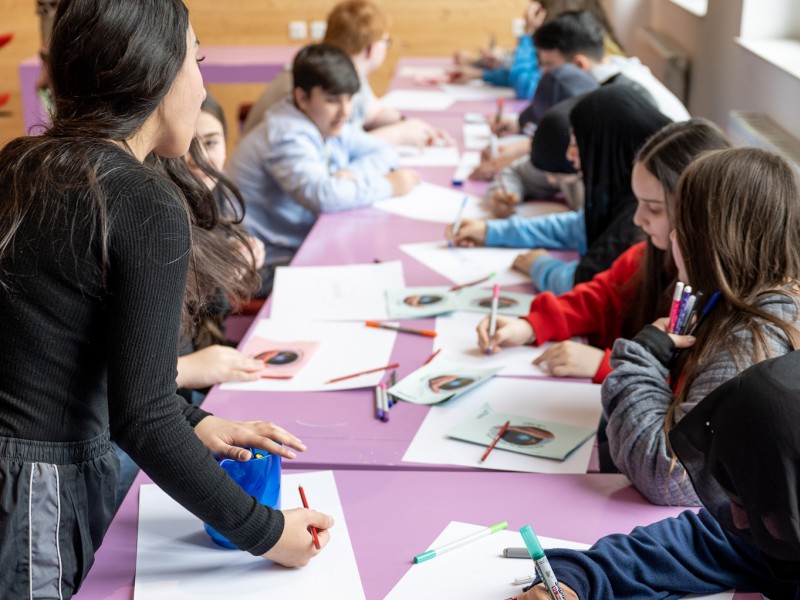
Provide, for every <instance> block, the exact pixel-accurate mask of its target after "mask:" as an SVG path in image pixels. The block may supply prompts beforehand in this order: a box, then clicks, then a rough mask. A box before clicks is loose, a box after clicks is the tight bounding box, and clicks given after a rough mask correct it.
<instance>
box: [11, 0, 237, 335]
mask: <svg viewBox="0 0 800 600" xmlns="http://www.w3.org/2000/svg"><path fill="white" fill-rule="evenodd" d="M188 29H189V13H188V11H187V9H186V7H185V6H184V4H183V2H181V0H136V1H126V2H98V1H97V0H61V3H60V4H59V7H58V11H57V13H56V18H55V26H54V28H53V34H52V38H51V46H50V61H49V62H48V64H47V68H48V69H49V71H50V75H51V81H52V85H53V94H54V101H55V111H54V113H53V117H52V124H51V126H50V127H49V128H48V129H47V130H46V131H45V132H44V133H43V134H42V135H41V136H38V137H23V138H18V139H16V140H13V141H12V142H10V143H9V144H7V145H6V146H5V148H3V149H2V150H0V182H2V190H3V201H2V202H0V285H3V286H4V287H7V286H8V281H7V279H6V275H7V273H6V271H5V264H4V263H6V260H5V259H6V258H7V257H8V255H9V254H10V253H11V252H12V249H13V247H14V245H15V242H17V240H16V237H17V232H18V231H19V229H20V227H21V225H22V224H23V223H24V222H26V221H31V220H35V221H36V222H37V226H38V230H39V231H41V232H42V235H43V236H44V235H47V232H48V231H49V230H52V229H53V228H55V227H62V228H63V227H67V228H68V229H69V230H71V231H77V230H78V229H87V228H88V229H89V236H90V244H89V246H88V247H97V248H99V252H100V261H99V264H98V269H99V270H100V280H101V281H102V282H103V283H104V282H105V281H106V278H107V276H108V273H107V271H108V268H109V248H108V234H109V218H108V206H107V199H106V197H105V194H104V192H103V189H102V182H103V179H104V178H105V176H106V175H107V174H108V171H107V168H106V164H107V163H108V161H109V159H111V158H113V157H116V156H118V154H119V148H118V146H117V144H114V143H113V142H118V143H119V144H121V145H122V146H124V147H126V148H127V143H126V140H128V139H129V138H131V137H132V136H134V135H135V134H136V133H137V131H138V130H139V129H140V128H141V127H142V126H143V125H144V124H145V122H146V121H147V120H148V118H149V117H150V116H151V115H152V114H153V113H154V112H155V111H156V110H157V109H158V107H159V106H160V104H161V102H162V101H163V100H164V98H165V97H166V96H167V94H168V92H169V90H170V89H171V87H172V85H173V83H174V81H175V79H176V77H177V76H178V74H179V72H180V70H181V68H182V67H183V63H184V61H185V59H186V47H187V37H186V36H187V31H188ZM128 150H129V151H130V148H128ZM180 160H181V163H182V162H183V160H182V159H180ZM150 162H151V164H152V163H153V162H157V161H155V159H153V160H151V161H150ZM203 162H206V161H203ZM141 168H142V169H145V170H148V171H149V172H150V176H152V177H153V178H154V179H155V180H156V181H160V182H161V183H162V184H163V188H164V189H165V190H166V192H167V193H168V194H170V195H172V196H173V197H174V198H175V199H176V201H177V202H179V203H180V205H182V206H183V207H184V208H185V210H186V218H187V220H191V222H192V225H193V231H194V233H195V236H193V239H192V249H191V253H192V256H191V261H190V275H189V277H190V281H192V278H194V279H195V280H196V281H198V282H206V281H208V280H209V279H210V278H211V277H214V276H216V275H217V274H218V272H219V270H218V269H215V268H210V267H208V266H207V265H209V264H210V263H209V261H208V260H207V259H206V258H205V255H206V254H208V253H209V252H214V253H216V252H217V250H215V249H212V250H211V251H209V250H208V248H207V247H206V246H205V245H204V242H203V241H202V240H199V239H195V238H196V237H198V234H197V232H198V231H199V230H206V231H209V230H211V229H213V228H215V227H217V226H218V224H219V216H218V211H217V208H216V203H215V202H214V200H213V198H212V197H211V195H210V194H208V193H207V190H206V192H204V193H202V194H199V193H198V194H195V192H193V191H191V186H188V187H187V186H185V185H183V183H182V180H181V176H180V175H177V176H175V175H174V173H179V172H180V171H182V169H185V168H186V167H185V165H183V166H180V165H176V166H175V167H174V169H172V170H173V171H174V173H170V170H169V169H162V168H161V167H160V166H159V167H158V168H153V167H152V166H147V165H144V166H142V167H141ZM164 173H167V175H168V177H164V175H163V174H164ZM173 184H177V185H173ZM182 192H183V193H182ZM184 194H186V195H184ZM71 197H80V198H81V199H85V202H82V204H81V206H84V207H86V208H85V210H83V211H82V212H81V211H75V210H73V209H72V208H71V207H72V206H73V205H72V203H71V202H69V201H68V199H69V198H71ZM32 199H33V200H32ZM200 237H202V235H200ZM69 250H71V251H72V253H73V255H74V258H75V260H76V261H79V260H81V261H82V260H85V257H80V256H77V255H76V254H77V252H78V249H77V248H71V249H68V251H69ZM239 254H240V253H239V252H238V249H237V250H236V252H232V251H231V250H230V249H228V250H227V252H226V253H219V254H217V256H216V259H217V260H218V261H219V262H227V263H228V264H229V265H230V264H231V263H232V264H233V265H238V262H237V257H238V256H239ZM240 276H241V273H240V272H237V271H236V268H234V269H231V268H230V266H229V267H228V274H227V276H226V278H224V279H222V282H221V283H222V287H226V286H227V284H229V283H230V284H231V285H232V286H233V287H236V285H237V284H236V283H235V281H234V279H236V280H238V279H239V277H240ZM218 283H219V282H218ZM200 287H205V283H198V284H197V285H193V286H187V297H186V302H185V308H186V309H187V310H186V311H185V312H184V316H185V317H188V315H189V311H188V308H189V306H190V305H192V306H194V307H195V311H197V310H199V308H198V307H199V306H200V305H202V302H203V298H202V297H199V296H202V294H195V293H194V292H196V291H197V290H198V289H199V288H200ZM187 324H188V322H187V321H185V326H186V325H187Z"/></svg>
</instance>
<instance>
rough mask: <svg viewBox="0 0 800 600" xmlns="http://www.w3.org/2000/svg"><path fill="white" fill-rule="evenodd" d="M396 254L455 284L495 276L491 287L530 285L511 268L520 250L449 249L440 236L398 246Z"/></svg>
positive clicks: (529, 282)
mask: <svg viewBox="0 0 800 600" xmlns="http://www.w3.org/2000/svg"><path fill="white" fill-rule="evenodd" d="M400 250H402V251H403V252H405V253H406V254H408V255H409V256H411V257H412V258H415V259H416V260H418V261H419V262H421V263H422V264H424V265H425V266H426V267H428V268H429V269H432V270H433V271H436V272H437V273H439V274H440V275H442V276H443V277H447V279H449V280H450V281H452V282H453V283H456V284H459V283H468V282H470V281H475V280H476V279H480V278H481V277H485V276H486V275H488V274H489V273H496V274H497V275H496V276H495V277H494V278H493V279H492V283H496V284H498V285H515V284H518V283H527V284H529V285H531V278H530V277H528V276H527V275H525V274H523V273H520V272H518V271H514V270H513V269H512V268H511V264H512V263H513V262H514V259H515V258H516V257H517V255H518V254H520V253H521V252H523V250H522V249H520V248H449V247H448V246H447V242H445V240H444V232H442V239H441V240H437V241H433V242H420V243H415V244H400ZM400 287H402V286H400ZM531 289H532V286H531Z"/></svg>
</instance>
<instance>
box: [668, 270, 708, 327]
mask: <svg viewBox="0 0 800 600" xmlns="http://www.w3.org/2000/svg"><path fill="white" fill-rule="evenodd" d="M719 297H720V293H719V292H714V294H712V296H711V298H709V299H708V301H707V302H706V303H705V305H704V306H703V308H702V310H700V305H701V303H702V299H703V292H697V294H692V286H690V285H686V286H684V284H683V283H682V282H680V281H678V282H677V283H676V284H675V292H674V294H673V295H672V307H671V309H670V313H669V325H668V326H667V333H675V334H678V335H694V333H695V332H696V331H697V329H698V328H699V327H700V324H701V323H702V322H703V321H704V320H705V318H706V316H707V315H708V313H709V312H711V309H712V308H714V305H715V304H716V303H717V301H718V300H719ZM698 313H699V316H698V318H697V320H696V322H695V323H694V325H692V319H693V318H694V316H695V314H698Z"/></svg>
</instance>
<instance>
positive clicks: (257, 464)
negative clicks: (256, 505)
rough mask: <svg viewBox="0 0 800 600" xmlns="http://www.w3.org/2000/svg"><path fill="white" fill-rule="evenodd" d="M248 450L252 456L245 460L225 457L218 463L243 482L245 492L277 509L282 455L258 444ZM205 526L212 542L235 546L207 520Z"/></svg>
mask: <svg viewBox="0 0 800 600" xmlns="http://www.w3.org/2000/svg"><path fill="white" fill-rule="evenodd" d="M248 450H250V452H251V454H252V458H251V459H250V460H248V461H247V462H240V461H238V460H233V459H230V458H226V459H224V460H221V461H220V462H219V466H220V467H222V468H223V469H225V471H226V472H227V473H228V475H230V477H231V479H233V480H234V481H235V482H236V483H238V484H239V485H240V486H242V489H244V491H245V492H247V493H248V494H250V495H251V496H253V497H255V499H256V500H258V501H259V502H260V503H261V504H264V505H266V506H269V507H271V508H274V509H276V510H279V509H280V501H281V457H280V456H278V455H277V454H270V453H269V452H267V451H265V450H259V449H257V448H248ZM205 529H206V533H208V535H210V536H211V539H212V540H213V541H214V543H216V544H218V545H220V546H222V547H224V548H233V549H236V546H234V545H233V544H232V543H231V542H229V541H228V539H227V538H226V537H224V536H222V535H221V534H220V533H219V532H218V531H216V530H215V529H214V528H213V527H211V526H210V525H209V524H208V523H206V524H205Z"/></svg>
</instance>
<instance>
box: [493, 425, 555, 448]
mask: <svg viewBox="0 0 800 600" xmlns="http://www.w3.org/2000/svg"><path fill="white" fill-rule="evenodd" d="M500 429H501V427H500V426H495V427H492V428H491V429H490V430H489V435H490V436H491V437H492V438H495V437H497V434H498V433H500ZM555 437H556V436H555V435H553V434H552V433H551V432H549V431H547V430H546V429H541V428H539V427H534V426H533V425H511V426H510V427H509V428H508V429H506V432H505V433H504V434H503V438H502V439H503V441H504V442H508V443H509V444H514V445H516V446H535V445H536V444H541V443H542V442H544V441H546V440H552V439H554V438H555Z"/></svg>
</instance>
